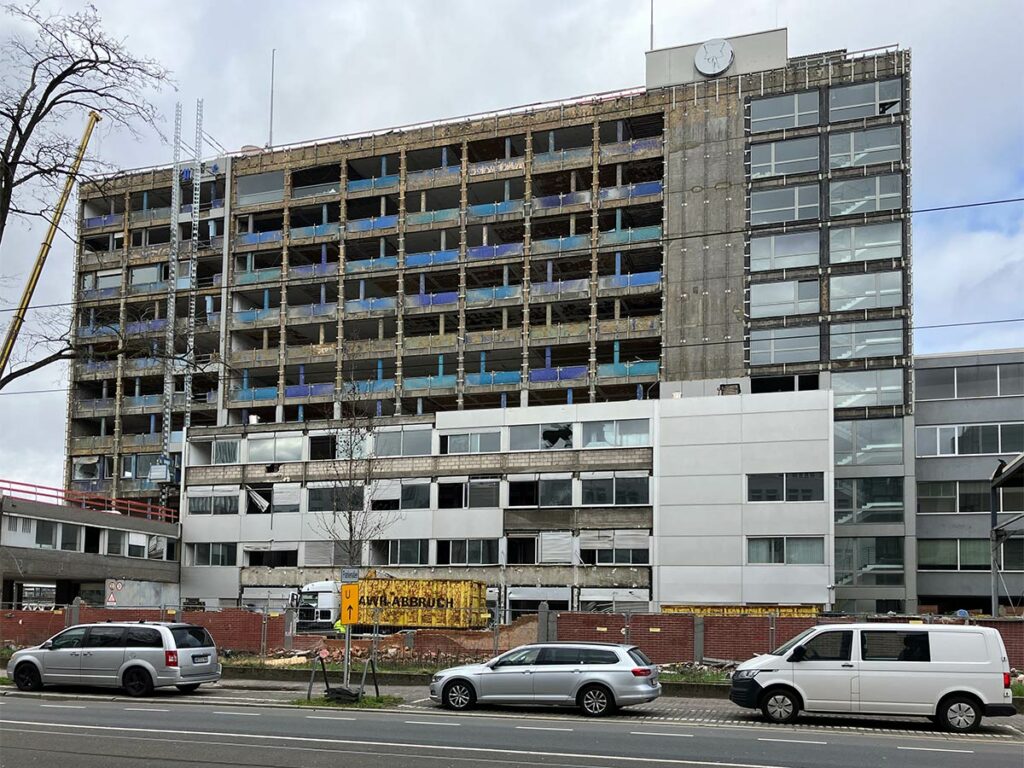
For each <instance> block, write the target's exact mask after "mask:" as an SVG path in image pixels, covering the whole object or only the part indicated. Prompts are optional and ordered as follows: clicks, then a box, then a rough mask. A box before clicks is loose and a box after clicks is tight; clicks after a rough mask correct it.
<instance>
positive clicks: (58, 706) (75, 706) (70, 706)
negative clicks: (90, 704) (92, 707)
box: [39, 704, 85, 709]
mask: <svg viewBox="0 0 1024 768" xmlns="http://www.w3.org/2000/svg"><path fill="white" fill-rule="evenodd" d="M39 706H40V707H49V708H50V709H85V705H84V704H83V705H78V704H40V705H39Z"/></svg>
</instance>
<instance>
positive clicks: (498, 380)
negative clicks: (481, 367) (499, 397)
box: [466, 371, 523, 387]
mask: <svg viewBox="0 0 1024 768" xmlns="http://www.w3.org/2000/svg"><path fill="white" fill-rule="evenodd" d="M522 378H523V377H522V374H521V373H519V371H484V372H482V373H467V374H466V386H467V387H498V386H519V382H520V381H521V380H522Z"/></svg>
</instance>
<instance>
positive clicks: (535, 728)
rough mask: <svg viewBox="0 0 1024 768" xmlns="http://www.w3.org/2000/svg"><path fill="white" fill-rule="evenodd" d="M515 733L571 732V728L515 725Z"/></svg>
mask: <svg viewBox="0 0 1024 768" xmlns="http://www.w3.org/2000/svg"><path fill="white" fill-rule="evenodd" d="M516 730H517V731H571V730H572V728H544V727H542V726H539V725H517V726H516Z"/></svg>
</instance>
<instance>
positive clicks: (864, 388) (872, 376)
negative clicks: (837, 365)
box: [832, 368, 903, 408]
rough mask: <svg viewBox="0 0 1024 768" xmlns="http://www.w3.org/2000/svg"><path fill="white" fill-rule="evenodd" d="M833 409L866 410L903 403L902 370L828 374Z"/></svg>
mask: <svg viewBox="0 0 1024 768" xmlns="http://www.w3.org/2000/svg"><path fill="white" fill-rule="evenodd" d="M832 392H833V394H834V396H835V407H836V408H869V407H871V406H875V405H900V404H902V403H903V369H902V368H888V369H882V370H872V371H839V372H836V373H833V374H832Z"/></svg>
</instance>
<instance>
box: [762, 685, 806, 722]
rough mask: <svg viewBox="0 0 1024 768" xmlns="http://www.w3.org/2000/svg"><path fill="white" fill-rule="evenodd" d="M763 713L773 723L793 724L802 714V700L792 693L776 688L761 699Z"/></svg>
mask: <svg viewBox="0 0 1024 768" xmlns="http://www.w3.org/2000/svg"><path fill="white" fill-rule="evenodd" d="M761 713H762V714H763V715H764V717H765V719H766V720H768V721H770V722H772V723H792V722H794V721H795V720H796V718H797V715H799V714H800V700H799V699H798V698H797V696H796V694H795V693H793V692H792V691H790V690H788V689H786V688H776V689H775V690H771V691H768V692H767V693H766V694H765V695H764V696H763V697H762V698H761Z"/></svg>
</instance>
